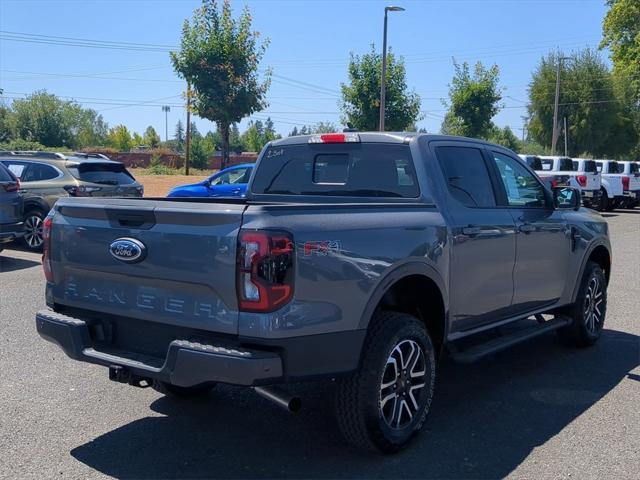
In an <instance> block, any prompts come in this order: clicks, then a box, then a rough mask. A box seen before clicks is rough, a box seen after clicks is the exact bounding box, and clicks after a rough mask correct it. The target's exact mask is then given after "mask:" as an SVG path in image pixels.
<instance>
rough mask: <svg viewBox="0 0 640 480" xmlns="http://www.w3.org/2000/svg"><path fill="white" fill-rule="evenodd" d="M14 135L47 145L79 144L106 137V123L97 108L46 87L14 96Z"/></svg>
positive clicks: (12, 124) (97, 140) (10, 119)
mask: <svg viewBox="0 0 640 480" xmlns="http://www.w3.org/2000/svg"><path fill="white" fill-rule="evenodd" d="M8 120H9V122H8V123H9V130H11V131H12V132H13V136H15V137H16V138H19V139H23V140H26V141H32V142H39V143H41V144H42V145H45V146H47V147H69V148H77V147H81V146H86V145H88V144H94V145H96V144H100V143H103V142H104V140H105V136H106V133H107V124H106V123H105V122H104V120H103V119H102V117H101V116H100V115H98V114H97V113H96V112H95V110H91V109H84V108H82V107H81V106H80V105H78V104H77V103H76V102H73V101H64V100H61V99H59V98H58V97H56V96H55V95H53V94H50V93H47V92H46V91H44V90H41V91H37V92H34V93H32V94H31V95H29V96H27V97H26V98H25V99H20V100H14V102H13V105H12V109H11V114H10V115H9V116H8Z"/></svg>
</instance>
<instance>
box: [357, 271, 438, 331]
mask: <svg viewBox="0 0 640 480" xmlns="http://www.w3.org/2000/svg"><path fill="white" fill-rule="evenodd" d="M411 275H421V276H423V277H426V278H428V279H429V280H431V281H433V282H434V283H435V284H436V286H437V287H438V290H440V295H441V296H442V303H443V305H444V313H445V322H446V319H447V318H448V312H449V295H448V292H447V289H446V288H445V283H444V280H443V279H442V276H441V275H440V273H439V272H438V270H437V269H436V268H435V267H434V266H432V265H430V264H429V263H426V262H422V261H416V260H406V261H404V262H402V263H399V264H397V265H396V266H395V267H394V268H393V269H392V270H391V271H389V272H387V273H386V274H385V275H384V277H382V279H381V280H379V281H378V285H376V287H375V288H374V290H373V293H372V294H371V296H370V297H369V301H368V302H367V306H366V307H365V309H364V311H363V312H362V315H361V316H360V322H359V323H358V329H366V328H368V327H369V322H370V321H371V317H372V316H373V312H374V311H375V309H376V307H377V306H378V303H380V300H382V297H383V296H384V294H385V293H387V291H388V290H389V288H390V287H391V286H392V285H393V284H395V283H396V282H397V281H399V280H402V279H403V278H405V277H408V276H411ZM447 331H448V328H447V325H445V335H446V332H447Z"/></svg>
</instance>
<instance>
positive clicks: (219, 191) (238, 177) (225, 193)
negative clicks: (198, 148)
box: [167, 163, 254, 197]
mask: <svg viewBox="0 0 640 480" xmlns="http://www.w3.org/2000/svg"><path fill="white" fill-rule="evenodd" d="M253 165H254V164H253V163H243V164H241V165H235V166H233V167H229V168H225V169H224V170H221V171H219V172H218V173H216V174H214V175H212V176H210V177H209V178H207V179H206V180H203V181H202V182H200V183H193V184H191V185H181V186H178V187H175V188H174V189H173V190H171V191H170V192H169V195H167V197H243V196H244V193H245V192H246V190H247V183H248V182H249V177H251V172H252V171H253Z"/></svg>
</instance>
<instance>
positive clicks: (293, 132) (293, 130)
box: [289, 127, 300, 137]
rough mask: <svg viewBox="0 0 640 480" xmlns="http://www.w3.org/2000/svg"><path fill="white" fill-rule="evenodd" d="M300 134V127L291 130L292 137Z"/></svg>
mask: <svg viewBox="0 0 640 480" xmlns="http://www.w3.org/2000/svg"><path fill="white" fill-rule="evenodd" d="M298 135H300V133H299V132H298V127H293V129H292V130H291V131H290V132H289V136H290V137H297V136H298Z"/></svg>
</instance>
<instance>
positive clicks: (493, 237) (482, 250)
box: [430, 141, 515, 333]
mask: <svg viewBox="0 0 640 480" xmlns="http://www.w3.org/2000/svg"><path fill="white" fill-rule="evenodd" d="M430 147H431V151H432V152H433V153H434V154H435V156H436V158H437V160H438V163H439V165H440V170H441V172H442V173H443V175H444V183H445V185H446V186H447V188H446V192H444V193H445V195H446V196H447V199H448V200H447V208H448V212H449V214H450V215H449V217H450V220H449V221H450V222H451V223H452V225H451V228H452V249H451V252H452V253H451V275H450V300H451V307H450V314H451V319H452V324H451V331H452V333H453V332H459V331H463V330H469V329H472V328H475V327H478V326H481V325H483V324H485V323H490V322H493V321H495V320H497V319H500V318H501V317H503V316H508V314H509V311H510V307H511V300H512V296H513V267H514V263H515V225H514V222H513V218H512V216H511V215H510V213H509V211H508V210H507V209H504V208H499V207H498V203H497V197H496V192H495V190H494V182H492V180H491V177H490V172H491V170H489V164H488V158H487V157H486V156H485V155H483V147H482V146H481V145H477V144H473V143H470V142H444V141H442V142H440V141H439V142H431V143H430Z"/></svg>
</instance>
